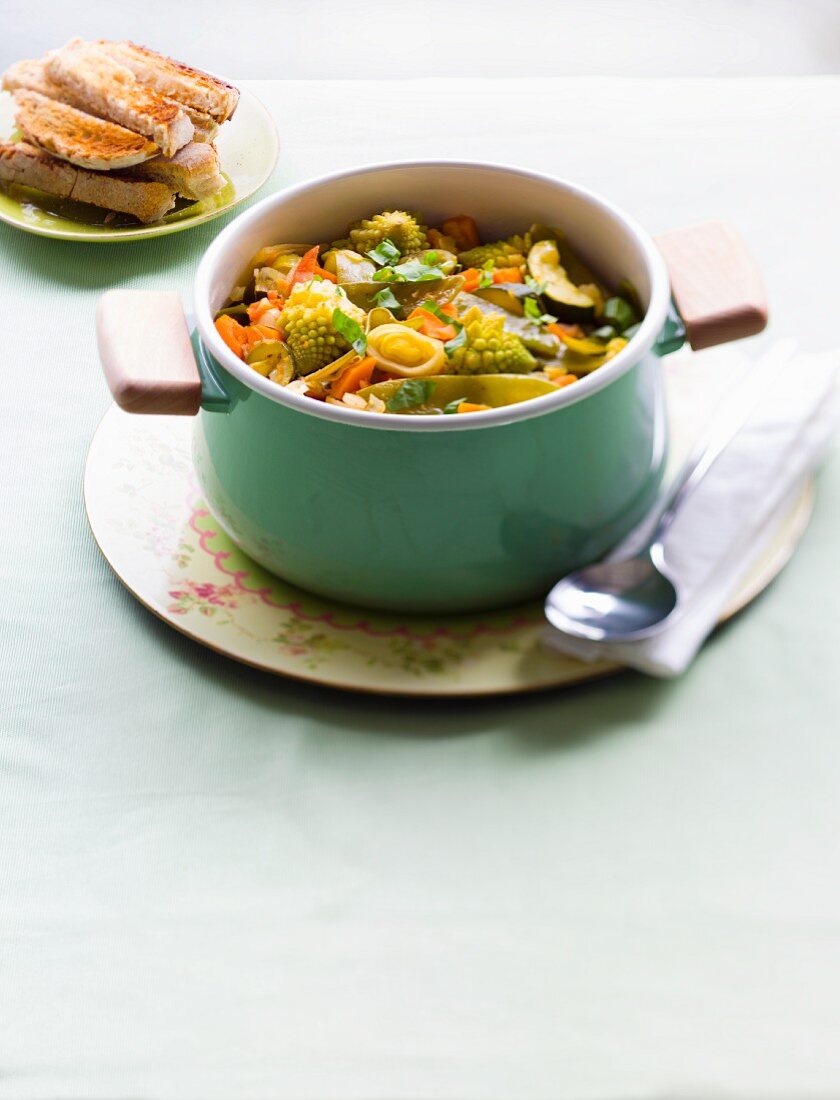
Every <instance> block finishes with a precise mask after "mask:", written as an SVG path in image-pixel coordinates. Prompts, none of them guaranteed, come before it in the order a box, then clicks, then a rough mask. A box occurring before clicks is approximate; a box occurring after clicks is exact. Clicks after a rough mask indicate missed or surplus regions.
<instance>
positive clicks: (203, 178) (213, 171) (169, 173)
mask: <svg viewBox="0 0 840 1100" xmlns="http://www.w3.org/2000/svg"><path fill="white" fill-rule="evenodd" d="M126 175H128V176H131V177H132V178H134V179H148V180H159V181H160V182H161V183H165V184H166V185H167V186H168V187H171V188H172V190H173V191H177V193H178V194H179V195H183V197H184V198H185V199H205V198H207V196H208V195H215V193H216V192H217V191H218V190H219V189H220V188H222V187H224V185H225V178H224V176H223V175H222V173H221V172H220V171H219V154H218V153H217V152H216V147H215V146H214V145H208V144H206V143H199V142H196V141H191V142H190V144H189V145H185V146H184V148H183V149H179V150H178V152H177V153H176V154H175V156H174V157H154V158H153V159H152V160H147V161H144V162H143V164H138V165H136V166H135V167H134V168H128V169H126Z"/></svg>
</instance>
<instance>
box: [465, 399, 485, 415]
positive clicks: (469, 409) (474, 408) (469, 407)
mask: <svg viewBox="0 0 840 1100" xmlns="http://www.w3.org/2000/svg"><path fill="white" fill-rule="evenodd" d="M489 408H490V405H476V404H475V403H474V402H473V401H462V402H461V404H460V405H459V406H458V412H459V413H480V412H486V411H487V410H488V409H489Z"/></svg>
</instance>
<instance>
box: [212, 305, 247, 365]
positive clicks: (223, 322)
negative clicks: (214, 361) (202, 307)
mask: <svg viewBox="0 0 840 1100" xmlns="http://www.w3.org/2000/svg"><path fill="white" fill-rule="evenodd" d="M214 324H215V326H216V332H218V334H219V335H220V336H221V338H222V339H223V340H224V342H225V343H226V344H227V346H228V347H229V348H230V350H231V351H232V352H233V354H234V355H238V356H239V358H240V359H244V358H245V353H244V343H245V327H244V326H243V325H240V323H239V322H238V321H237V320H236V318H235V317H231V316H229V315H228V314H223V315H222V316H221V317H217V318H216V320H215V322H214Z"/></svg>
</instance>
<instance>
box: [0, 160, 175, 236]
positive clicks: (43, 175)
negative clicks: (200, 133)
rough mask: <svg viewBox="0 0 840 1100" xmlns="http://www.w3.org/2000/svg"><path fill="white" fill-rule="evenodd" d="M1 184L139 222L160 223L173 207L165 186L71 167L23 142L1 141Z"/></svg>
mask: <svg viewBox="0 0 840 1100" xmlns="http://www.w3.org/2000/svg"><path fill="white" fill-rule="evenodd" d="M0 181H5V182H9V183H17V184H21V185H23V186H25V187H32V188H34V189H35V190H36V191H45V192H46V193H47V194H48V195H58V196H59V197H60V198H62V199H75V200H76V201H77V202H89V203H92V204H93V205H94V206H100V207H103V208H104V209H106V210H119V211H121V212H122V213H125V214H133V215H134V217H135V218H137V219H138V220H139V221H141V222H156V221H160V219H161V218H162V217H163V216H164V214H166V213H167V212H168V211H169V210H171V209H172V207H173V206H174V205H175V195H174V192H173V191H172V188H171V187H167V186H166V184H164V183H158V182H155V181H146V180H133V179H126V178H125V177H123V176H117V175H110V174H109V175H103V174H102V173H101V172H88V171H87V170H86V169H84V168H74V167H73V165H72V164H68V163H67V162H65V161H61V160H54V159H53V158H52V157H50V156H48V155H47V154H46V153H44V152H43V151H42V150H41V149H36V148H35V146H33V145H28V144H27V143H26V142H23V141H19V142H11V143H9V142H0Z"/></svg>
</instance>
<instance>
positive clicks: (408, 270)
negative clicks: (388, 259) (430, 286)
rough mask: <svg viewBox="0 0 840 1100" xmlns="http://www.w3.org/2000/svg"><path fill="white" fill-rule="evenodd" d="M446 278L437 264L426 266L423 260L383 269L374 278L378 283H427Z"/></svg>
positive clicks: (409, 261)
mask: <svg viewBox="0 0 840 1100" xmlns="http://www.w3.org/2000/svg"><path fill="white" fill-rule="evenodd" d="M445 277H446V274H445V272H444V271H443V270H442V269H441V268H440V267H438V266H437V265H436V264H425V263H423V261H422V260H406V261H405V263H404V264H397V266H396V267H391V266H388V267H381V268H380V269H379V271H377V272H375V273H374V276H373V278H374V280H375V281H376V282H377V283H425V282H431V280H432V279H443V278H445Z"/></svg>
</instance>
